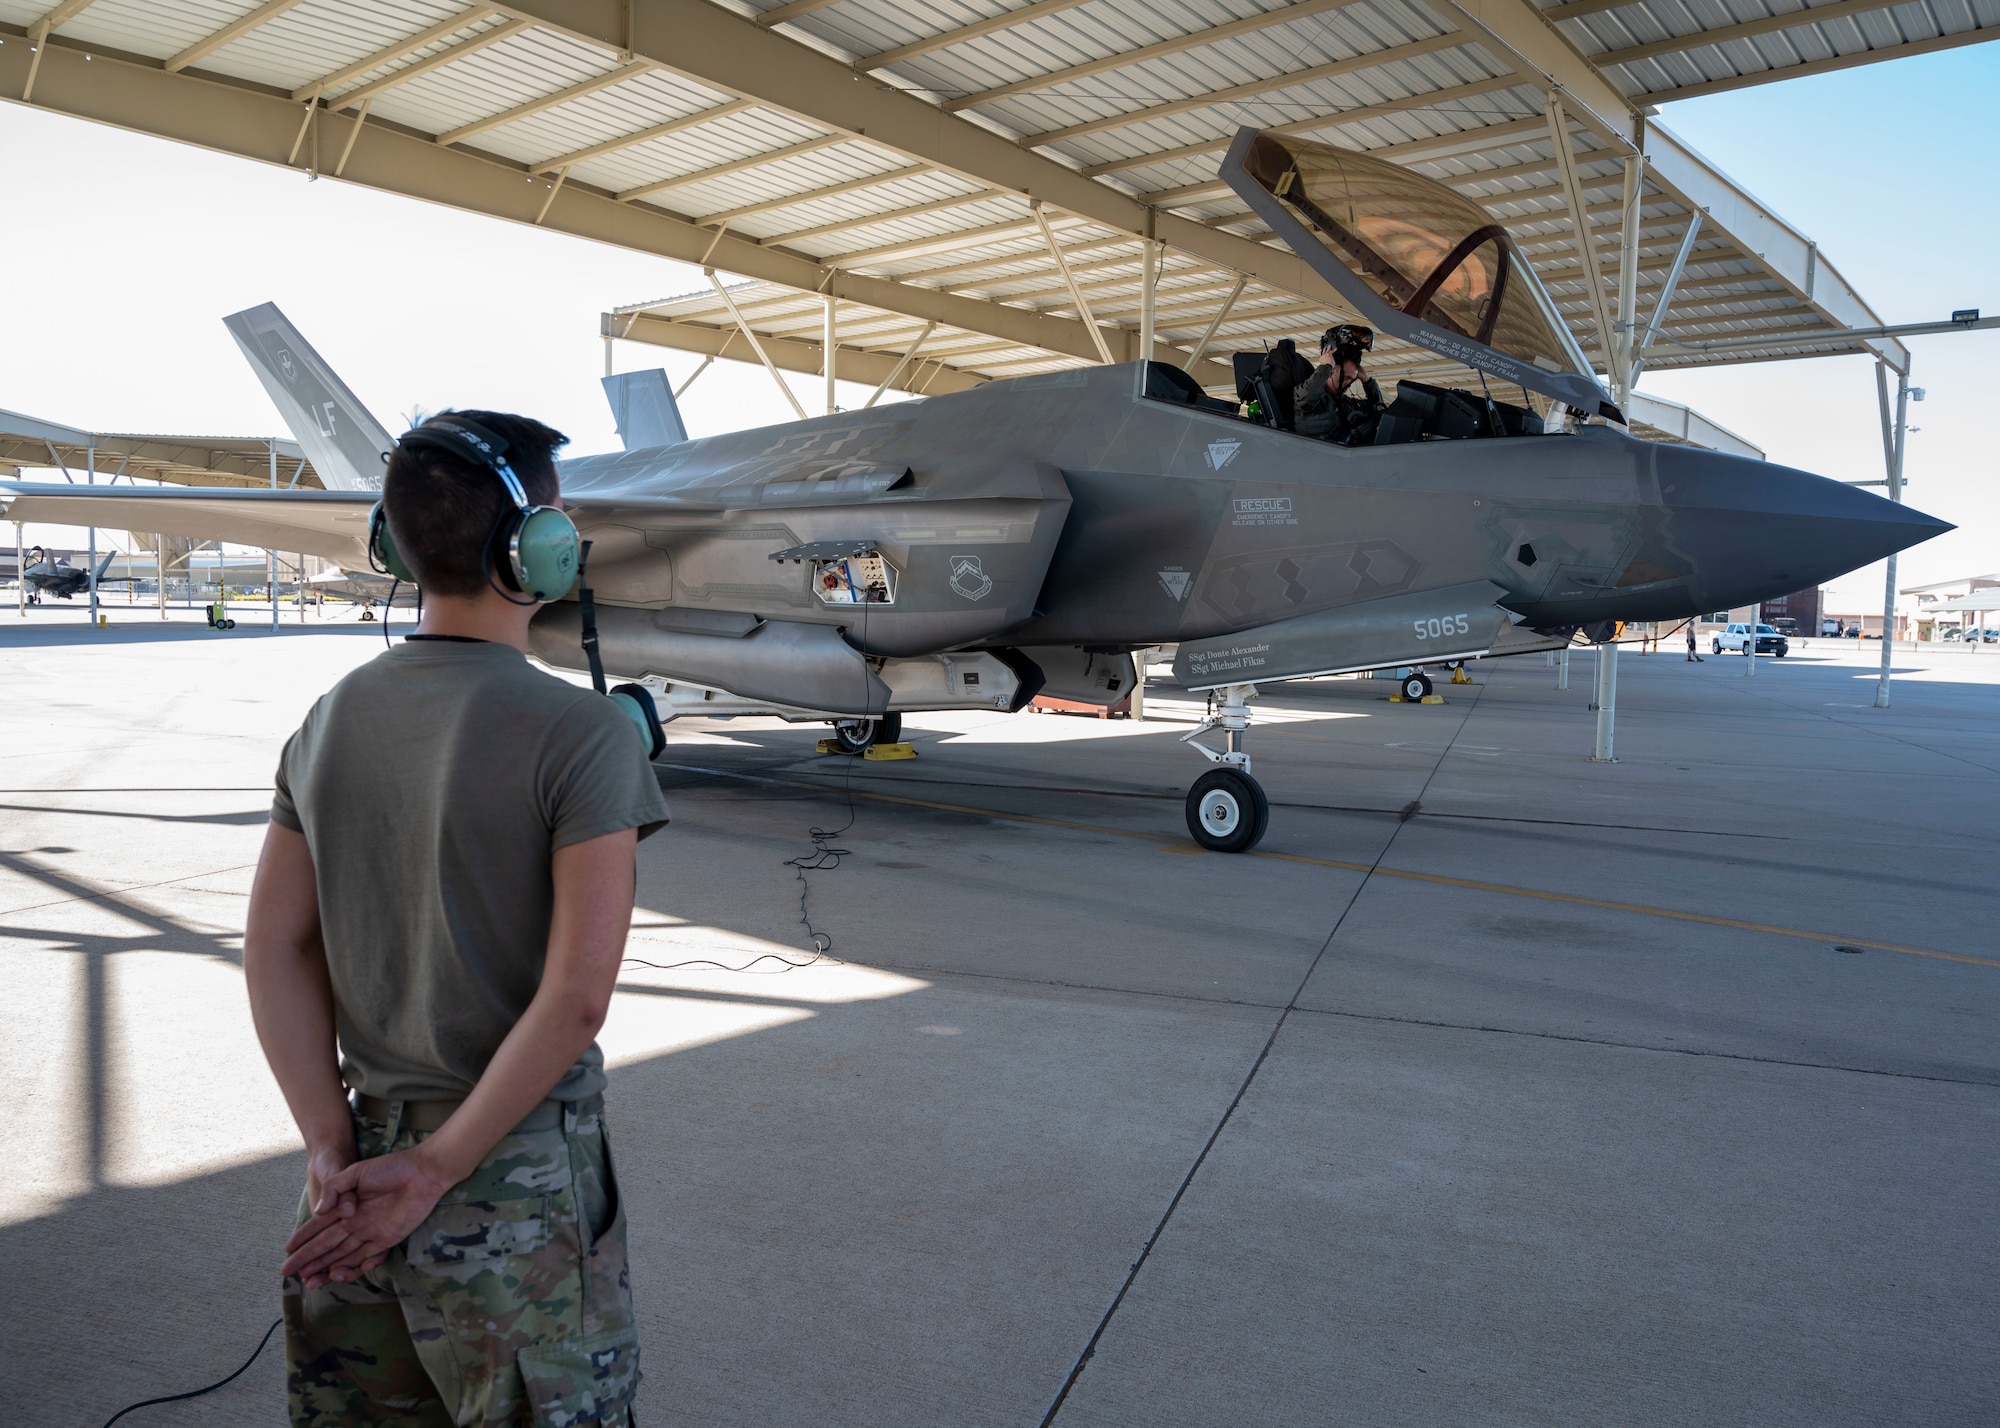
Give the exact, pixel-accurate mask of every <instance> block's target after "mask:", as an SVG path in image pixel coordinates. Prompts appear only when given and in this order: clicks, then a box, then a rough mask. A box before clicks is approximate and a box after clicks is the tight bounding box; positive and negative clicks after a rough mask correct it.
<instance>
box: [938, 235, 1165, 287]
mask: <svg viewBox="0 0 2000 1428" xmlns="http://www.w3.org/2000/svg"><path fill="white" fill-rule="evenodd" d="M1131 242H1133V239H1131V238H1130V237H1128V236H1126V235H1125V234H1122V233H1120V234H1115V235H1113V236H1111V237H1109V238H1087V239H1085V240H1084V241H1083V242H1081V243H1066V244H1064V245H1063V252H1064V253H1065V254H1071V253H1086V252H1090V251H1092V250H1094V249H1098V248H1117V247H1122V246H1125V245H1127V244H1129V243H1131ZM1107 261H1109V262H1123V263H1131V262H1134V261H1136V258H1135V257H1123V258H1116V259H1109V260H1107ZM1016 263H1029V264H1033V265H1034V267H1035V269H1036V272H1035V273H1014V274H1011V275H1008V276H1005V277H999V278H994V279H992V280H991V281H990V282H989V283H984V284H982V283H965V284H961V286H964V287H983V286H990V287H998V286H1000V285H1001V284H1004V283H1013V282H1022V281H1025V280H1027V279H1029V278H1031V277H1035V276H1038V275H1039V274H1040V273H1042V272H1054V271H1055V270H1054V268H1053V267H1051V266H1050V264H1049V262H1048V260H1047V255H1046V254H1044V253H1043V252H1042V251H1041V249H1040V248H1039V246H1038V247H1036V248H1034V249H1031V250H1030V251H1028V252H1025V253H1003V254H1001V255H999V256H997V257H991V258H974V259H971V260H969V261H967V262H962V263H952V264H948V265H946V266H944V267H938V268H918V269H917V270H916V271H915V272H912V273H909V274H907V275H906V276H905V278H904V279H903V281H905V282H915V281H917V280H920V279H921V280H922V281H924V282H926V283H928V282H930V281H932V280H933V279H941V278H955V277H960V276H963V275H964V274H966V273H978V272H984V271H985V270H986V269H988V268H999V267H1007V266H1011V265H1013V264H1016Z"/></svg>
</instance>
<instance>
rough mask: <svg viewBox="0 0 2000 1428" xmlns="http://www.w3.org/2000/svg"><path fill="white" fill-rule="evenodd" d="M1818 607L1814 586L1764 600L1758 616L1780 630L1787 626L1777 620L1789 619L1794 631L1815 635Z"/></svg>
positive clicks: (1817, 630)
mask: <svg viewBox="0 0 2000 1428" xmlns="http://www.w3.org/2000/svg"><path fill="white" fill-rule="evenodd" d="M1820 608H1821V606H1820V598H1819V587H1817V586H1815V587H1813V588H1812V589H1811V590H1796V591H1794V592H1792V593H1791V594H1790V595H1780V596H1778V598H1777V599H1775V600H1766V601H1765V602H1764V603H1763V605H1762V606H1761V607H1760V609H1761V612H1762V613H1760V614H1759V616H1758V618H1759V619H1761V620H1763V621H1764V623H1766V624H1769V625H1777V626H1778V628H1779V629H1781V630H1782V629H1786V628H1787V626H1785V625H1783V624H1779V622H1780V621H1781V620H1791V621H1793V624H1792V625H1791V626H1790V627H1789V628H1790V629H1791V630H1792V631H1793V632H1794V633H1796V634H1800V635H1817V634H1818V633H1819V619H1820Z"/></svg>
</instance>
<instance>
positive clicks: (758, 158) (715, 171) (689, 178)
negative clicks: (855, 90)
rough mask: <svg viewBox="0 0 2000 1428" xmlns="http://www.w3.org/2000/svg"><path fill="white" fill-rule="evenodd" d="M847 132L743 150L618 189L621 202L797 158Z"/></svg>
mask: <svg viewBox="0 0 2000 1428" xmlns="http://www.w3.org/2000/svg"><path fill="white" fill-rule="evenodd" d="M852 138H853V136H852V135H849V134H821V135H820V136H819V137H818V138H816V139H801V140H799V142H798V143H796V144H786V145H785V146H784V147H782V148H778V149H766V150H764V151H763V152H762V153H758V154H745V155H744V156H743V157H742V158H740V159H731V160H730V161H729V162H728V163H725V164H715V165H713V166H711V167H709V168H705V169H696V170H695V171H694V172H693V173H686V174H677V175H676V176H674V177H673V178H664V179H655V180H654V181H653V182H652V183H642V184H640V185H639V186H638V187H637V188H628V189H623V190H620V192H619V193H618V194H617V199H618V201H619V202H620V203H630V202H631V201H632V200H633V199H635V198H650V197H652V196H653V195H654V194H656V193H665V192H666V191H667V190H668V189H670V188H686V187H688V186H689V185H690V184H697V183H707V182H708V181H709V180H710V179H719V178H727V177H728V176H729V175H730V174H740V173H742V172H743V170H745V169H755V168H762V167H763V166H764V165H765V164H776V163H782V162H783V161H784V160H786V159H796V158H798V157H799V155H801V154H811V153H817V152H818V151H819V150H821V149H831V148H833V147H834V146H835V145H836V144H845V143H848V142H850V141H851V140H852Z"/></svg>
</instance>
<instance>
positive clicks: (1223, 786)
mask: <svg viewBox="0 0 2000 1428" xmlns="http://www.w3.org/2000/svg"><path fill="white" fill-rule="evenodd" d="M1256 695H1257V686H1256V685H1254V684H1232V685H1229V686H1228V687H1227V688H1224V689H1219V690H1216V691H1214V692H1213V693H1212V694H1210V696H1209V700H1210V703H1209V710H1208V717H1207V718H1205V719H1203V720H1202V721H1201V723H1199V724H1198V725H1196V726H1195V728H1194V730H1193V732H1191V733H1188V734H1183V735H1182V736H1181V742H1182V743H1183V744H1187V745H1189V746H1190V747H1191V748H1193V749H1194V751H1195V752H1196V753H1198V754H1200V755H1201V756H1202V757H1203V758H1205V759H1207V760H1208V761H1209V762H1210V763H1212V764H1215V765H1216V767H1215V768H1212V769H1210V770H1209V771H1208V772H1207V773H1205V774H1203V775H1202V776H1201V777H1200V778H1198V779H1196V780H1195V783H1194V787H1193V788H1191V789H1189V790H1188V796H1187V825H1188V833H1189V835H1190V836H1191V837H1192V838H1193V839H1194V841H1195V842H1197V843H1199V844H1200V845H1201V846H1202V847H1204V848H1206V849H1208V850H1209V851H1210V852H1211V853H1247V852H1249V851H1250V850H1251V849H1252V848H1254V847H1256V846H1257V844H1258V843H1259V841H1261V840H1262V839H1263V837H1264V830H1265V829H1266V828H1268V827H1269V826H1270V823H1271V804H1270V801H1269V800H1268V799H1266V798H1265V797H1264V790H1263V788H1262V787H1261V786H1260V785H1259V784H1258V782H1257V780H1256V779H1254V778H1252V777H1250V756H1249V755H1248V754H1246V753H1244V752H1243V734H1244V731H1245V730H1247V729H1248V728H1249V727H1250V700H1252V699H1254V698H1255V697H1256ZM1210 729H1220V730H1222V734H1223V740H1224V742H1225V744H1226V745H1227V747H1225V748H1223V749H1219V750H1218V749H1211V748H1210V747H1208V745H1206V744H1204V743H1202V742H1201V739H1200V736H1201V735H1203V734H1206V733H1207V732H1208V731H1209V730H1210Z"/></svg>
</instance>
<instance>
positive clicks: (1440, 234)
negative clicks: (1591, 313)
mask: <svg viewBox="0 0 2000 1428" xmlns="http://www.w3.org/2000/svg"><path fill="white" fill-rule="evenodd" d="M1238 152H1239V153H1240V154H1241V159H1240V167H1239V169H1238V172H1239V173H1240V174H1241V175H1242V176H1243V177H1245V178H1247V179H1248V180H1249V181H1250V182H1251V183H1252V184H1254V185H1255V187H1256V188H1257V189H1261V190H1262V191H1263V194H1262V195H1259V196H1261V197H1263V199H1264V204H1263V205H1254V204H1253V206H1259V207H1262V206H1264V205H1268V204H1270V202H1271V200H1272V199H1275V200H1277V202H1278V203H1279V204H1281V205H1282V206H1283V210H1284V212H1286V213H1287V214H1288V215H1289V216H1291V217H1292V218H1293V219H1294V220H1295V222H1294V224H1292V225H1286V226H1289V227H1297V226H1299V225H1303V228H1304V231H1305V232H1304V236H1308V237H1310V238H1311V239H1312V240H1313V241H1314V242H1315V243H1316V244H1317V246H1318V247H1319V248H1321V249H1323V250H1324V253H1325V254H1326V255H1331V256H1332V257H1333V258H1335V259H1337V260H1338V263H1339V268H1338V269H1337V270H1331V271H1330V270H1329V267H1328V265H1327V264H1326V262H1325V260H1324V257H1323V256H1322V255H1320V254H1316V253H1314V252H1312V251H1309V250H1308V251H1302V252H1301V253H1300V256H1301V257H1303V258H1306V259H1307V260H1308V261H1309V262H1311V263H1312V265H1313V266H1314V267H1315V268H1316V269H1319V270H1320V271H1321V272H1322V274H1323V275H1324V276H1326V277H1327V279H1328V281H1329V282H1333V283H1334V284H1335V286H1336V287H1339V288H1341V289H1342V290H1344V291H1347V292H1349V293H1350V294H1353V295H1355V296H1357V297H1361V298H1364V299H1369V298H1372V299H1373V300H1374V301H1372V302H1369V301H1365V300H1364V301H1362V302H1361V303H1359V304H1358V306H1360V307H1361V308H1362V314H1361V315H1362V316H1363V317H1364V318H1370V317H1376V318H1379V319H1382V321H1381V325H1382V326H1384V327H1386V328H1387V329H1388V330H1389V331H1390V332H1391V333H1393V334H1394V335H1396V336H1400V337H1405V338H1408V339H1410V340H1414V341H1417V342H1420V343H1422V344H1423V345H1425V346H1429V347H1433V348H1435V349H1437V350H1440V351H1444V352H1446V353H1447V355H1451V356H1455V357H1458V358H1459V359H1460V360H1461V361H1467V362H1469V363H1470V364H1471V365H1473V366H1475V367H1481V368H1484V369H1485V370H1488V371H1497V370H1503V369H1507V368H1513V369H1517V370H1519V369H1520V368H1522V367H1523V366H1532V368H1534V369H1537V370H1538V371H1539V372H1540V373H1543V374H1547V376H1548V377H1550V378H1555V379H1557V380H1556V381H1555V382H1553V383H1548V384H1544V383H1543V382H1537V381H1533V380H1529V381H1528V382H1527V385H1529V386H1533V387H1536V388H1538V389H1539V390H1542V391H1545V392H1547V393H1548V394H1549V395H1551V396H1556V397H1558V398H1561V399H1566V400H1568V401H1570V402H1571V403H1572V404H1575V405H1581V406H1584V408H1585V410H1593V409H1594V408H1595V407H1596V405H1597V402H1596V400H1595V399H1596V398H1599V397H1601V395H1602V393H1601V391H1600V389H1598V387H1597V382H1596V378H1595V377H1594V376H1593V375H1592V373H1591V369H1590V365H1589V363H1588V362H1587V361H1586V360H1585V358H1584V356H1583V353H1582V352H1581V351H1580V350H1579V349H1578V347H1577V346H1576V343H1575V341H1574V339H1573V338H1572V337H1571V336H1570V333H1569V329H1568V327H1567V326H1566V325H1565V324H1564V322H1563V320H1562V318H1561V316H1560V314H1558V312H1557V311H1556V308H1555V305H1554V304H1553V303H1552V302H1550V300H1549V297H1548V294H1547V292H1546V291H1545V290H1544V289H1543V287H1542V285H1541V280H1540V279H1539V278H1537V277H1536V276H1535V271H1534V269H1533V268H1532V267H1530V266H1529V264H1528V262H1527V260H1526V259H1525V258H1523V257H1522V256H1521V252H1520V249H1519V248H1518V247H1517V246H1516V245H1515V243H1514V240H1513V238H1512V237H1511V236H1510V235H1509V234H1508V232H1507V230H1506V228H1505V227H1503V226H1502V225H1501V224H1499V223H1497V222H1495V221H1494V219H1493V217H1492V216H1491V215H1490V214H1488V213H1487V212H1486V210H1485V209H1484V208H1482V207H1480V206H1479V204H1477V203H1475V202H1473V201H1472V200H1471V199H1468V198H1466V197H1464V196H1463V195H1462V194H1459V193H1457V192H1456V191H1454V190H1452V189H1450V188H1447V187H1446V186H1445V185H1444V184H1442V183H1439V182H1438V181H1437V180H1435V179H1431V178H1426V177H1425V176H1424V175H1422V174H1418V173H1413V172H1411V171H1410V170H1409V169H1406V168H1403V167H1402V166H1401V165H1398V164H1394V163H1390V162H1389V161H1387V160H1385V159H1377V158H1371V157H1370V156H1368V155H1367V154H1363V153H1357V152H1355V151H1354V150H1351V149H1337V148H1334V147H1333V146H1331V145H1329V144H1319V143H1314V142H1312V141H1311V140H1308V139H1298V138H1293V137H1290V136H1288V135H1280V134H1273V133H1270V132H1268V131H1266V132H1246V133H1244V134H1242V135H1241V136H1239V140H1238ZM1232 157H1235V156H1234V155H1232ZM1227 172H1228V166H1227V165H1225V174H1227ZM1240 187H1241V186H1240V185H1239V189H1240ZM1248 196H1250V195H1246V197H1248ZM1283 236H1287V237H1288V240H1289V241H1293V242H1294V243H1295V245H1296V241H1297V237H1298V236H1300V235H1298V234H1286V235H1283ZM1357 280H1358V284H1359V285H1361V286H1362V287H1363V288H1364V291H1363V292H1361V293H1355V288H1356V286H1357ZM1385 308H1386V309H1387V311H1386V312H1384V311H1383V309H1385ZM1371 309H1373V311H1371ZM1397 318H1401V319H1402V320H1401V321H1397V320H1396V319H1397ZM1410 319H1415V323H1412V322H1410V321H1409V320H1410ZM1416 324H1423V325H1424V326H1426V327H1428V328H1429V329H1431V331H1430V333H1428V334H1426V333H1423V332H1422V330H1421V329H1420V328H1418V327H1417V326H1416ZM1433 338H1435V339H1437V340H1432V339H1433ZM1474 343H1476V344H1478V347H1479V348H1483V349H1486V350H1487V352H1490V353H1493V354H1498V355H1499V357H1500V358H1501V359H1503V360H1502V362H1501V363H1499V364H1494V363H1491V362H1488V361H1482V360H1480V358H1481V357H1483V356H1485V355H1486V354H1485V353H1481V352H1477V351H1476V350H1475V349H1473V348H1472V347H1471V346H1470V345H1469V344H1474ZM1505 359H1512V360H1511V361H1507V360H1505ZM1574 376H1580V377H1582V378H1583V379H1584V380H1585V381H1586V382H1588V383H1589V387H1588V389H1583V388H1582V387H1581V385H1580V384H1576V385H1572V383H1571V382H1570V381H1569V380H1568V379H1570V378H1572V377H1574ZM1509 377H1510V380H1521V378H1520V377H1518V376H1513V375H1512V374H1511V373H1510V374H1509ZM1580 397H1581V398H1587V399H1586V400H1579V398H1580Z"/></svg>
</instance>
